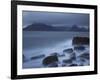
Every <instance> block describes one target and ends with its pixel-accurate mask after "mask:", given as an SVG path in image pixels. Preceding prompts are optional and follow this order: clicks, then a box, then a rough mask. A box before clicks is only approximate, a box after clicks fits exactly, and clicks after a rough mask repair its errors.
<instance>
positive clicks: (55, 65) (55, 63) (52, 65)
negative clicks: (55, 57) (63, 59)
mask: <svg viewBox="0 0 100 80" xmlns="http://www.w3.org/2000/svg"><path fill="white" fill-rule="evenodd" d="M47 67H58V63H57V62H54V63H51V64H49V65H48V66H47Z"/></svg>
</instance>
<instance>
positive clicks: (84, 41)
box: [72, 37, 89, 45]
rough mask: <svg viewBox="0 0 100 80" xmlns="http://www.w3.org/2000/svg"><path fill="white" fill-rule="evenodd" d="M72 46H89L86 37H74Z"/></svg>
mask: <svg viewBox="0 0 100 80" xmlns="http://www.w3.org/2000/svg"><path fill="white" fill-rule="evenodd" d="M72 45H89V38H88V37H74V38H73V40H72Z"/></svg>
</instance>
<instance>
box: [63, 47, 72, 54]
mask: <svg viewBox="0 0 100 80" xmlns="http://www.w3.org/2000/svg"><path fill="white" fill-rule="evenodd" d="M63 52H66V53H72V52H73V49H72V48H69V49H65V50H63Z"/></svg>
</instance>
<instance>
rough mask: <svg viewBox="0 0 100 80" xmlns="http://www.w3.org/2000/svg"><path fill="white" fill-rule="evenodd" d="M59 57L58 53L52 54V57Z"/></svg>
mask: <svg viewBox="0 0 100 80" xmlns="http://www.w3.org/2000/svg"><path fill="white" fill-rule="evenodd" d="M58 55H59V54H58V53H56V52H55V53H52V54H51V56H58Z"/></svg>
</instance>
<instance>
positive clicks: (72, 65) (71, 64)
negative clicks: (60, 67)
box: [69, 64, 78, 66]
mask: <svg viewBox="0 0 100 80" xmlns="http://www.w3.org/2000/svg"><path fill="white" fill-rule="evenodd" d="M69 66H78V65H77V64H71V65H69Z"/></svg>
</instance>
